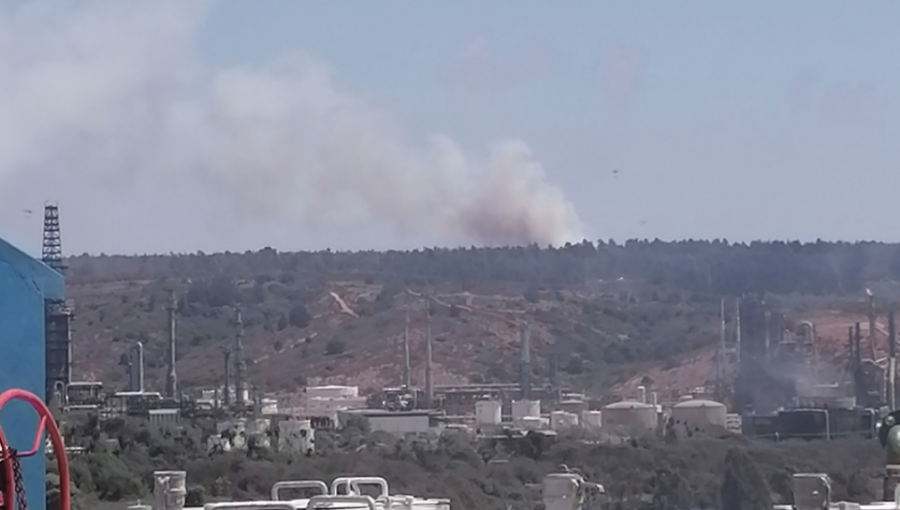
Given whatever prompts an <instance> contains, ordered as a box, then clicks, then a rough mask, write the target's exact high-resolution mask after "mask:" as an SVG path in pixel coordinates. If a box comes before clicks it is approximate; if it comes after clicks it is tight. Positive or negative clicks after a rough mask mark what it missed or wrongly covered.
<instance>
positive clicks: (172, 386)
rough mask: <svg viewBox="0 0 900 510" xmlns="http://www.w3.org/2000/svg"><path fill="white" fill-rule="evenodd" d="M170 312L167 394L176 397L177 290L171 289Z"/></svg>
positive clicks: (168, 308)
mask: <svg viewBox="0 0 900 510" xmlns="http://www.w3.org/2000/svg"><path fill="white" fill-rule="evenodd" d="M166 309H167V310H168V312H169V352H168V368H169V372H168V374H167V375H166V396H167V397H169V398H175V394H176V392H177V391H178V376H177V375H176V374H175V290H173V289H170V290H169V304H168V306H167V308H166Z"/></svg>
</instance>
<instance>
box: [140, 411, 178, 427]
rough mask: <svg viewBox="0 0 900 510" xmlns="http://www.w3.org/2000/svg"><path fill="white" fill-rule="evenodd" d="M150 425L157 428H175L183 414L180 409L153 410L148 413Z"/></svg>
mask: <svg viewBox="0 0 900 510" xmlns="http://www.w3.org/2000/svg"><path fill="white" fill-rule="evenodd" d="M147 414H148V417H149V419H150V424H151V425H155V426H157V427H175V426H177V425H178V421H179V416H180V414H181V412H180V411H179V410H178V409H151V410H150V411H148V413H147Z"/></svg>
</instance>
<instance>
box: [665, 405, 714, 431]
mask: <svg viewBox="0 0 900 510" xmlns="http://www.w3.org/2000/svg"><path fill="white" fill-rule="evenodd" d="M727 418H728V411H727V409H726V408H725V405H724V404H721V403H719V402H714V401H712V400H701V399H696V400H685V401H683V402H679V403H677V404H675V405H674V406H672V420H673V421H674V422H675V427H676V430H677V429H678V427H679V426H684V425H687V426H688V427H690V428H691V429H692V430H696V429H699V430H707V429H709V428H711V427H721V428H725V427H726V425H727V423H728V419H727Z"/></svg>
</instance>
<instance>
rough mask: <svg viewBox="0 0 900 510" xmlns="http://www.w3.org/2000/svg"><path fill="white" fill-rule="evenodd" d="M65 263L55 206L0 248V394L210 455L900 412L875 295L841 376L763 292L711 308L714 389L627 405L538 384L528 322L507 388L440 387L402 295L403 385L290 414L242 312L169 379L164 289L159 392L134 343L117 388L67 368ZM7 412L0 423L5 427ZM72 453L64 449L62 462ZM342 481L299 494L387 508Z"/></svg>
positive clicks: (174, 350)
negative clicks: (222, 336)
mask: <svg viewBox="0 0 900 510" xmlns="http://www.w3.org/2000/svg"><path fill="white" fill-rule="evenodd" d="M64 260H65V259H64V257H63V252H62V236H61V233H60V211H59V208H58V207H57V206H56V205H55V204H48V205H47V206H46V207H45V218H44V235H43V249H42V260H36V259H33V258H31V257H29V256H27V255H25V254H24V253H23V252H22V251H20V250H18V249H16V248H14V247H12V246H11V245H9V244H7V243H4V242H2V241H0V261H2V264H0V272H5V273H3V274H0V276H2V277H3V281H4V282H5V284H4V286H3V288H2V293H0V299H2V303H3V305H4V306H5V308H6V309H7V310H11V311H13V312H14V313H7V314H2V315H0V321H2V323H3V326H4V327H5V328H6V329H7V330H16V331H21V332H22V334H23V335H24V336H25V338H24V340H25V341H22V342H18V343H16V344H15V345H12V346H9V347H8V349H11V350H12V352H13V353H14V356H4V357H2V358H0V387H21V388H23V389H24V390H27V391H29V392H32V393H34V394H37V395H43V396H44V398H45V401H46V403H47V405H49V406H50V407H51V408H54V409H58V410H59V411H61V412H62V413H64V414H79V413H80V414H89V415H94V416H96V417H98V418H99V419H101V420H102V419H109V418H113V417H123V416H128V417H132V418H136V419H141V420H146V422H147V423H149V424H151V425H152V426H155V427H159V428H161V429H166V428H175V429H177V428H178V427H180V426H181V424H183V423H186V422H188V421H192V420H195V419H198V418H206V419H213V420H214V422H215V424H216V425H215V431H214V432H213V433H210V434H209V435H208V437H205V438H204V441H205V444H206V447H207V451H208V452H209V453H210V454H215V453H217V452H230V451H235V450H245V449H249V448H250V445H251V444H255V445H258V446H263V447H266V448H271V449H273V450H277V451H288V452H296V453H299V454H302V455H307V456H310V455H316V433H317V431H322V430H327V429H340V428H343V427H346V426H348V425H351V424H353V423H355V422H356V421H357V420H364V421H366V422H367V423H368V427H369V428H370V430H372V431H379V432H384V433H390V434H396V435H400V436H407V435H415V436H420V437H425V436H436V435H440V434H442V433H445V432H462V433H465V434H468V435H469V436H471V437H472V438H473V439H475V440H479V441H487V442H492V443H494V444H497V443H500V444H504V445H507V446H509V445H514V444H515V443H524V442H527V443H530V444H535V441H537V442H540V443H544V442H550V441H553V440H555V438H556V437H558V435H559V434H564V433H577V434H578V435H579V436H581V437H585V436H586V437H590V438H591V440H592V441H598V440H600V441H611V442H618V441H622V440H625V439H630V438H636V437H640V436H643V435H647V434H656V435H660V436H664V437H666V438H668V437H671V436H693V435H694V434H704V433H712V434H722V433H730V434H743V435H746V436H751V437H754V438H762V439H768V440H773V441H781V440H786V439H807V440H829V439H834V438H839V437H848V436H855V437H864V438H872V437H875V436H876V435H877V434H878V430H879V428H878V427H879V424H881V423H882V422H883V423H888V421H889V420H891V419H893V420H900V415H889V414H888V412H889V410H892V409H895V408H896V400H897V381H896V351H897V349H896V324H895V313H894V311H893V310H892V309H890V307H883V308H887V309H886V310H885V309H879V308H878V306H877V300H876V296H875V295H874V294H873V293H872V292H867V295H866V296H865V302H864V303H865V306H866V310H867V319H868V320H867V322H866V323H859V322H857V323H855V324H853V325H852V326H851V327H849V328H848V330H847V337H846V348H847V352H848V353H849V355H848V356H847V359H846V362H845V363H843V364H839V363H838V364H836V363H835V362H833V361H828V362H826V361H824V360H825V356H823V355H822V352H821V351H822V349H821V346H820V339H819V336H818V334H817V326H816V324H815V323H813V322H809V321H805V320H802V318H801V319H799V320H798V319H796V318H792V317H788V316H786V314H785V313H783V312H782V311H781V310H780V309H779V307H778V306H777V304H773V303H770V302H767V300H766V299H765V297H764V296H757V295H744V296H741V297H740V298H737V299H733V300H725V299H723V300H722V301H721V306H720V317H719V319H720V324H719V330H720V337H719V341H718V342H717V346H716V352H715V371H714V373H715V376H714V378H713V380H711V381H709V384H707V385H706V386H703V387H698V388H696V389H695V390H694V391H692V392H689V393H687V394H680V395H674V396H673V395H672V394H671V392H668V391H663V390H664V389H663V388H657V387H654V386H653V385H652V384H646V385H641V386H638V387H637V388H636V389H635V391H633V393H632V394H629V395H625V397H626V398H624V399H623V398H621V396H619V397H618V398H610V397H609V396H606V395H587V394H584V393H579V392H577V391H573V390H572V389H570V388H567V387H565V386H564V385H563V384H562V383H561V382H560V377H559V375H558V374H557V373H556V370H555V367H554V369H552V370H550V371H549V373H547V374H546V376H545V377H543V378H541V377H536V374H535V370H534V369H533V367H532V346H531V330H530V325H529V324H528V322H527V321H525V320H520V319H509V320H508V324H509V326H510V327H512V328H515V331H516V333H517V338H518V349H519V352H520V355H519V363H518V365H519V366H518V377H517V380H515V381H508V382H505V383H477V384H476V383H471V384H457V385H446V384H444V385H437V384H435V383H434V368H433V359H432V355H433V342H434V335H435V332H434V331H433V328H434V325H433V323H432V315H433V311H434V309H435V307H437V306H449V305H447V304H446V303H442V302H441V301H440V299H437V298H435V297H434V296H433V295H432V293H431V292H428V293H416V292H413V291H411V290H409V289H407V290H406V301H407V306H406V311H405V316H406V317H405V323H406V327H405V329H404V333H403V342H402V350H401V351H399V352H398V353H397V366H398V367H401V369H400V370H398V372H399V373H400V374H401V381H402V384H400V385H399V386H397V387H388V388H382V389H380V390H379V391H375V392H373V393H371V394H363V393H361V392H360V389H359V388H358V387H355V386H345V385H321V386H307V387H305V388H304V389H303V394H302V399H301V400H300V404H299V405H297V404H296V402H294V403H292V404H290V405H285V403H283V402H279V401H278V400H277V399H276V398H273V397H272V396H270V395H266V394H264V393H263V392H261V391H259V390H258V389H257V386H256V385H255V384H254V382H253V380H252V378H251V377H250V376H249V375H248V371H247V358H246V356H247V354H246V351H245V345H244V340H245V330H244V328H245V324H244V316H243V311H242V309H241V307H240V305H239V304H237V303H235V304H234V306H233V310H232V311H233V314H232V315H231V317H232V318H231V320H230V327H231V331H232V335H231V337H232V340H231V341H230V342H228V344H227V345H225V346H223V348H222V349H221V353H222V360H223V361H224V363H223V364H222V365H221V370H220V373H221V381H220V384H218V385H215V386H214V387H209V388H188V387H185V385H184V384H180V383H179V377H178V359H179V356H178V347H179V336H180V330H179V325H178V321H179V314H178V310H179V307H178V296H177V293H176V291H175V290H174V289H170V290H169V292H168V299H167V302H166V305H165V309H166V320H165V322H164V323H162V324H159V328H160V330H161V331H164V332H165V334H164V338H165V339H166V349H165V382H164V386H163V387H162V388H153V387H149V386H148V384H147V381H146V379H145V364H146V362H147V360H146V352H145V345H144V343H142V342H140V341H136V342H133V343H132V344H131V345H129V346H128V348H127V352H126V355H125V356H123V360H122V366H123V370H124V371H125V372H126V375H127V378H126V381H127V384H126V386H125V387H119V388H110V387H107V386H105V385H104V384H103V382H101V381H84V380H79V379H78V377H77V374H78V373H79V372H78V367H77V366H74V365H73V362H72V360H73V356H72V353H73V349H77V342H76V341H73V333H72V330H73V328H72V325H73V320H74V318H75V316H76V315H75V310H77V303H73V302H71V301H68V300H67V299H66V295H65V273H66V267H65V266H64ZM410 300H422V301H424V302H425V304H426V306H425V307H424V310H425V312H424V317H421V318H420V319H421V320H419V321H418V323H419V324H422V326H421V327H422V329H423V330H424V331H423V337H424V342H423V347H424V351H425V352H424V356H423V357H422V358H421V359H423V364H424V366H422V367H418V368H420V369H421V370H422V372H423V373H424V377H423V381H422V382H423V384H421V385H419V386H417V385H414V383H413V378H412V373H413V371H414V369H415V368H416V367H413V366H412V361H411V351H412V346H411V344H410V334H411V329H410V328H411V318H410V307H409V301H410ZM879 353H886V354H885V355H884V356H879ZM829 359H833V358H829ZM7 414H8V413H7ZM4 416H6V414H0V418H3V417H4ZM891 416H893V418H891ZM891 423H893V422H891ZM4 425H5V427H6V428H5V432H6V435H7V436H8V438H9V439H10V440H11V441H16V442H27V440H28V439H27V437H28V436H29V435H30V434H31V433H32V432H31V431H32V430H33V429H34V428H35V426H36V423H33V420H29V419H19V420H12V421H11V424H7V423H4ZM882 429H883V427H882ZM883 442H884V440H883ZM77 448H78V445H68V446H67V447H66V450H72V451H75V450H77ZM897 448H900V447H897ZM898 451H900V450H898ZM896 455H900V454H895V456H896ZM898 458H900V457H898ZM23 474H24V478H25V480H26V485H27V486H28V492H29V493H32V494H41V493H42V492H43V487H42V486H41V485H42V482H41V481H40V480H41V479H42V476H43V466H41V465H33V466H31V467H29V468H27V469H26V470H25V471H24V472H23ZM158 476H159V478H158V479H159V480H161V479H163V478H165V479H166V480H170V481H171V480H175V482H176V487H175V488H176V489H177V486H178V485H179V484H183V482H184V474H183V473H181V472H162V473H158ZM173 477H174V478H173ZM341 480H343V479H342V478H339V479H338V480H336V481H335V482H334V483H333V484H332V487H331V488H330V489H329V488H328V486H327V484H325V483H324V482H320V481H303V482H302V483H303V484H305V485H304V486H308V487H316V488H320V487H323V489H322V490H321V494H320V496H317V497H320V498H323V499H322V501H323V502H325V500H328V499H329V498H331V500H330V501H332V502H338V501H339V500H341V501H343V500H342V499H341V498H344V499H346V498H350V500H353V501H355V502H356V503H358V504H360V505H362V506H369V507H370V508H373V506H372V505H369V500H366V499H360V498H362V496H360V494H359V493H358V492H354V491H357V489H355V488H354V485H353V484H354V483H359V484H362V483H373V480H374V483H375V484H376V485H378V486H382V485H383V489H384V493H385V498H388V495H387V494H388V492H387V488H386V487H387V485H386V484H387V482H386V481H383V480H382V479H372V478H369V479H365V480H363V479H360V480H357V481H356V482H352V481H350V482H348V481H346V480H344V481H341ZM897 480H900V475H896V474H894V475H891V476H889V477H888V481H886V484H887V483H890V484H891V485H890V490H893V487H895V486H896V485H897V483H896V481H897ZM795 482H796V487H797V489H796V490H797V491H799V492H801V493H802V492H804V491H807V492H808V491H814V492H815V491H818V492H816V494H821V493H826V492H828V490H829V489H828V483H829V482H828V480H827V478H822V477H815V476H812V477H811V476H807V475H802V476H800V475H798V478H796V480H795ZM167 483H168V482H167ZM292 483H295V482H285V484H286V485H284V486H276V487H273V497H272V501H271V502H266V505H269V504H274V505H275V506H271V505H270V506H268V507H267V508H269V507H271V508H276V507H278V508H281V507H279V506H278V504H281V505H282V506H284V505H283V504H282V503H277V502H278V501H279V497H278V495H277V493H278V491H279V490H280V489H279V487H282V488H283V487H286V486H290V484H292ZM297 483H299V482H297ZM342 483H343V484H349V485H347V490H346V491H344V492H338V491H337V489H335V487H336V486H335V485H334V484H338V485H340V484H342ZM585 484H586V485H585ZM587 486H592V487H593V485H590V484H587V482H585V481H584V480H583V479H582V478H580V476H579V475H576V474H573V473H568V472H566V473H557V474H551V475H548V476H547V478H545V480H544V486H543V489H544V501H545V504H546V505H547V508H551V507H552V508H559V509H563V508H566V509H572V508H579V507H580V506H581V503H583V501H584V500H583V499H577V501H576V500H573V499H572V497H573V496H572V495H566V494H567V492H566V491H568V490H569V489H572V488H573V487H574V488H575V489H572V490H576V492H577V497H578V498H583V497H584V493H583V492H582V491H581V489H578V487H587ZM597 487H599V486H597ZM810 487H812V489H810ZM600 489H602V487H600ZM157 492H158V493H159V494H160V496H159V497H160V498H162V499H160V500H159V505H161V506H158V507H159V508H183V506H184V505H183V502H181V503H178V501H179V500H178V498H177V497H176V498H175V503H174V506H172V505H170V504H169V503H166V501H168V500H167V499H166V498H171V497H172V494H173V493H172V486H171V485H166V484H165V483H161V484H158V486H157ZM176 493H177V491H176ZM888 493H889V488H888V487H887V486H886V489H885V494H888ZM175 496H177V494H175ZM390 497H393V496H390ZM403 497H404V498H408V497H409V496H403ZM810 497H812V496H810ZM313 499H315V498H313ZM350 500H346V501H350ZM420 502H421V504H420V505H419V506H416V508H438V509H442V508H447V505H448V502H446V501H444V500H428V499H421V500H420ZM307 503H310V504H311V502H307ZM576 503H577V504H576ZM167 505H168V506H167ZM179 505H180V506H179ZM264 506H265V505H264ZM362 506H360V508H362ZM285 508H287V507H286V506H285Z"/></svg>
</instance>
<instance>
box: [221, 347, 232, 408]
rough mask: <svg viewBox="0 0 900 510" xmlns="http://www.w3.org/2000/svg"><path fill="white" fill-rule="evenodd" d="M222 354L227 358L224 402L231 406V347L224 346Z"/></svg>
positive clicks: (223, 393)
mask: <svg viewBox="0 0 900 510" xmlns="http://www.w3.org/2000/svg"><path fill="white" fill-rule="evenodd" d="M222 356H223V357H224V358H225V387H224V388H222V403H223V404H225V407H231V349H229V348H228V347H225V348H223V349H222Z"/></svg>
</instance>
